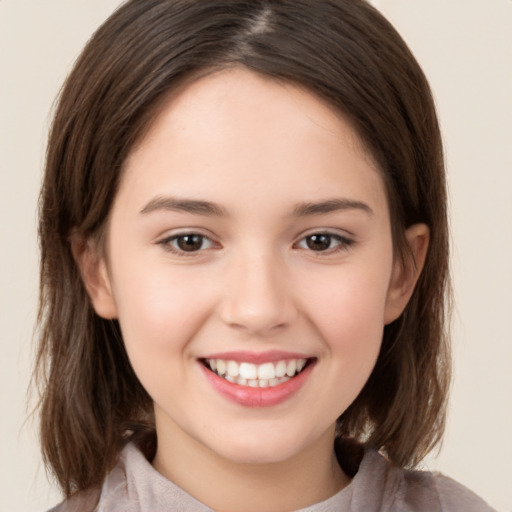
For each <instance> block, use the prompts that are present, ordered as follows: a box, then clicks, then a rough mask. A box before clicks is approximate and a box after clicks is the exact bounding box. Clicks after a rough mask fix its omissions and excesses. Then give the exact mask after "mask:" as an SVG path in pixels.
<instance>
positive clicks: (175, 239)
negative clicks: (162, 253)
mask: <svg viewBox="0 0 512 512" xmlns="http://www.w3.org/2000/svg"><path fill="white" fill-rule="evenodd" d="M159 244H161V245H163V246H164V248H165V249H166V250H168V251H170V252H174V253H177V254H184V253H193V252H198V251H203V250H205V249H211V248H212V247H213V246H214V243H213V242H212V241H211V240H210V239H209V238H208V237H207V236H204V235H201V234H198V233H183V234H182V235H174V236H171V237H168V238H165V239H164V240H162V241H161V242H159Z"/></svg>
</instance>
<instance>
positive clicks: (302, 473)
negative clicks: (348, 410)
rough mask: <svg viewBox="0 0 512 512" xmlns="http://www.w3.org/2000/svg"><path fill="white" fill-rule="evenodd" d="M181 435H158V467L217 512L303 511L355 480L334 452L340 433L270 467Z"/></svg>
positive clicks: (330, 435) (154, 463) (156, 463)
mask: <svg viewBox="0 0 512 512" xmlns="http://www.w3.org/2000/svg"><path fill="white" fill-rule="evenodd" d="M157 432H158V428H157ZM176 433H177V432H172V433H169V432H165V434H162V432H159V433H158V449H157V453H156V456H155V459H154V460H153V466H154V467H155V469H156V470H157V471H159V472H160V473H161V474H162V475H164V476H165V477H166V478H168V479H169V480H171V481H173V482H174V483H175V484H176V485H178V486H179V487H181V488H182V489H183V490H184V491H186V492H188V493H189V494H190V495H191V496H193V497H194V498H196V499H197V500H199V501H201V502H202V503H204V504H205V505H207V506H209V507H210V508H213V509H214V510H218V511H223V512H235V511H237V512H241V511H243V512H276V511H282V510H297V509H300V508H304V507H306V506H308V505H312V504H314V503H319V502H321V501H323V500H326V499H327V498H329V497H331V496H332V495H334V494H336V493H337V492H338V491H340V490H341V489H342V488H343V487H345V486H346V485H347V484H348V483H349V482H350V479H349V477H348V476H347V475H345V473H343V471H342V470H341V468H340V467H339V464H338V462H337V460H336V456H335V454H334V430H332V431H331V430H329V432H326V433H325V435H324V436H322V437H321V438H320V439H319V440H317V441H316V442H315V443H314V444H313V445H310V446H308V447H307V448H306V449H304V450H302V451H301V452H300V453H297V454H295V455H293V456H292V457H290V458H289V459H287V460H284V461H279V462H273V463H268V464H260V463H258V464H253V463H239V462H234V461H231V460H229V459H226V458H223V457H221V456H219V455H218V454H216V453H214V452H213V451H211V450H210V449H209V448H207V447H205V446H204V445H202V444H200V443H198V442H197V441H196V440H194V439H191V438H188V439H187V440H184V439H183V437H182V436H180V435H177V436H176V435H174V434H176ZM170 434H172V435H170ZM184 441H185V442H184Z"/></svg>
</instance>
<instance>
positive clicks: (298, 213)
mask: <svg viewBox="0 0 512 512" xmlns="http://www.w3.org/2000/svg"><path fill="white" fill-rule="evenodd" d="M159 210H164V211H175V212H185V213H191V214H195V215H214V216H216V217H227V215H228V214H227V211H226V210H225V209H224V208H222V207H221V206H219V205H217V204H215V203H211V202H210V201H201V200H197V199H185V198H183V199H178V198H176V197H161V196H159V197H155V198H154V199H152V200H151V201H149V202H148V203H147V204H146V206H144V208H142V210H141V211H140V213H141V214H148V213H151V212H155V211H159ZM345 210H361V211H363V212H365V213H367V214H369V215H373V210H372V209H371V208H370V207H369V206H368V205H367V204H366V203H363V202H362V201H354V200H352V199H328V200H326V201H319V202H306V203H300V204H298V205H297V206H296V207H295V208H294V210H293V215H294V216H295V217H305V216H309V215H322V214H326V213H333V212H337V211H345Z"/></svg>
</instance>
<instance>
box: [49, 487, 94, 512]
mask: <svg viewBox="0 0 512 512" xmlns="http://www.w3.org/2000/svg"><path fill="white" fill-rule="evenodd" d="M99 497H100V490H99V489H92V490H89V491H83V492H81V493H79V494H76V495H75V496H73V497H71V498H69V499H67V500H65V501H63V502H62V503H60V504H59V505H57V506H55V507H53V508H51V509H50V510H48V511H47V512H94V511H95V510H96V507H97V505H98V501H99Z"/></svg>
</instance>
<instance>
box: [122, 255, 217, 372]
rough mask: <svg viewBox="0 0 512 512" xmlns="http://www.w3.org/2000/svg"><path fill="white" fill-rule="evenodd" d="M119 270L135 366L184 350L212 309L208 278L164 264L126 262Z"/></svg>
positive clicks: (124, 328)
mask: <svg viewBox="0 0 512 512" xmlns="http://www.w3.org/2000/svg"><path fill="white" fill-rule="evenodd" d="M118 270H119V272H118V275H117V276H116V279H115V282H116V283H117V286H116V287H115V289H114V295H115V298H116V304H117V308H118V313H119V323H120V325H121V330H122V333H123V339H124V342H125V346H126V349H127V352H128V355H129V356H130V359H131V360H132V364H133V365H134V367H135V366H137V364H139V362H147V364H151V363H152V362H154V361H155V360H156V359H157V358H163V359H166V358H167V357H169V358H170V359H177V356H180V355H181V354H183V355H185V351H186V349H187V346H188V342H189V341H190V340H191V338H192V337H193V336H194V334H195V333H196V332H197V330H198V329H200V327H201V325H202V323H203V322H204V321H205V319H206V317H207V315H208V311H209V307H210V306H209V305H210V303H211V297H210V295H211V294H210V292H209V290H208V289H207V288H205V286H204V281H203V283H201V282H198V277H194V276H192V275H190V273H189V272H187V271H186V270H185V269H182V270H183V271H181V272H172V273H171V272H170V271H169V268H168V267H166V266H165V265H159V266H158V265H151V264H148V265H146V266H141V265H138V266H135V265H129V264H125V266H124V268H122V267H119V266H118ZM201 284H202V286H201ZM179 359H181V357H180V358H179Z"/></svg>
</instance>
